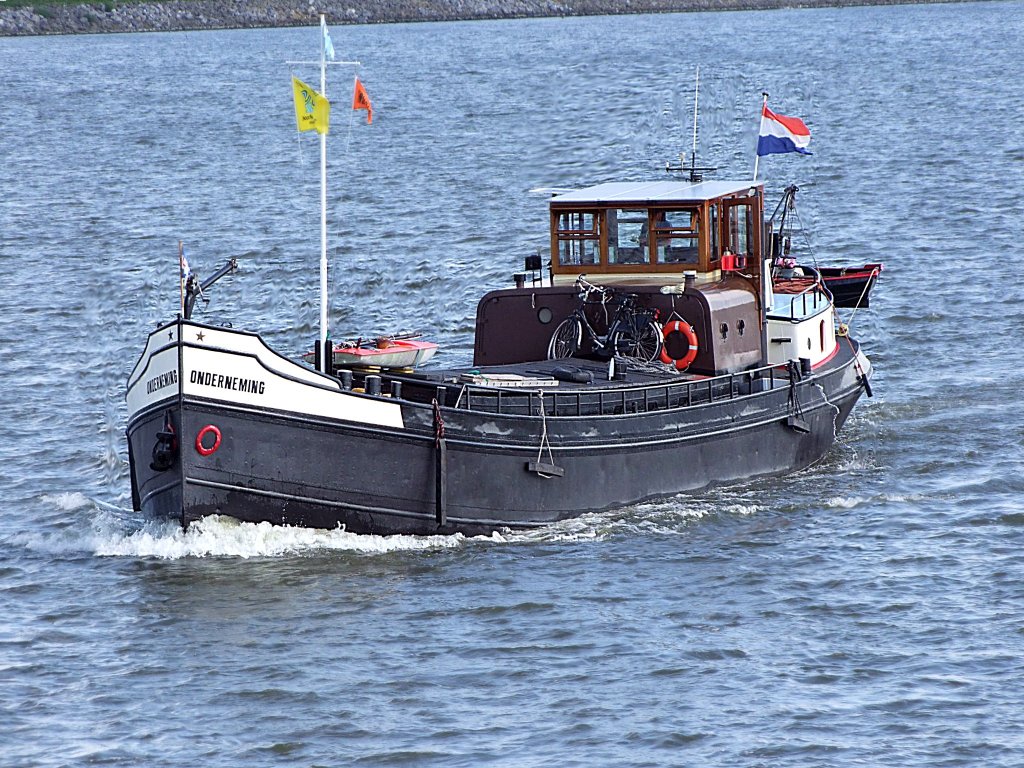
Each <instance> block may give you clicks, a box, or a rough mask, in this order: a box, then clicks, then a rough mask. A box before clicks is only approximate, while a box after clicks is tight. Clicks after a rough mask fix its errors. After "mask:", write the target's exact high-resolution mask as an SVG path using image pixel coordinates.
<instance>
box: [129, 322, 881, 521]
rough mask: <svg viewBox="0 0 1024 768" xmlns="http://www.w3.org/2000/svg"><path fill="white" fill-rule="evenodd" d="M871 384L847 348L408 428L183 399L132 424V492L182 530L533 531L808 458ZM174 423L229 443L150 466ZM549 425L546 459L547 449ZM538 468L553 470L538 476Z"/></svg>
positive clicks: (415, 406) (180, 430) (803, 463)
mask: <svg viewBox="0 0 1024 768" xmlns="http://www.w3.org/2000/svg"><path fill="white" fill-rule="evenodd" d="M660 389H664V387H661V388H660ZM652 391H654V389H653V388H652ZM862 391H863V384H862V378H861V376H860V372H859V371H858V370H857V361H856V355H855V351H854V349H853V346H852V345H851V344H846V343H845V342H844V343H843V345H842V346H841V348H840V352H839V353H838V354H837V355H836V356H835V358H833V360H831V361H829V362H828V363H825V364H823V365H821V366H820V367H819V368H818V369H815V371H814V373H813V374H811V375H809V376H807V377H806V378H804V379H803V380H801V381H799V383H796V384H793V385H792V386H790V385H788V384H787V385H778V384H776V385H775V388H774V389H766V390H765V391H755V392H749V393H747V394H744V395H740V396H736V397H730V398H728V399H722V400H719V401H712V402H707V403H705V404H702V405H691V406H689V407H668V408H663V409H655V410H650V411H647V412H640V413H622V414H619V415H601V416H590V417H588V416H580V417H572V416H555V415H552V414H547V415H545V416H544V417H543V418H542V417H540V416H539V415H514V414H513V415H509V414H498V413H492V412H487V411H480V410H466V409H464V408H462V409H460V408H452V407H444V408H441V409H440V411H438V412H435V411H434V409H433V408H432V407H431V405H430V404H428V403H423V404H420V403H415V402H408V401H401V413H402V417H403V426H402V428H400V429H399V428H392V427H387V426H380V425H369V424H353V423H350V422H345V421H339V420H332V419H326V418H322V417H318V416H315V415H297V414H295V413H289V412H286V411H280V410H277V411H275V410H270V409H266V408H257V407H249V406H244V405H239V404H229V403H224V402H218V401H216V400H213V399H208V398H199V397H194V396H189V395H187V394H186V395H184V396H182V397H181V398H180V400H179V399H168V400H166V401H164V402H161V403H157V404H154V405H153V406H151V407H149V408H148V409H147V410H146V411H144V412H141V413H139V414H137V415H136V417H135V418H134V419H133V420H132V422H131V423H130V424H129V429H128V437H129V446H130V451H131V457H132V466H133V492H134V495H136V497H137V500H138V502H137V503H138V506H139V507H140V508H141V509H142V510H143V511H144V512H146V513H149V514H152V515H158V516H169V517H172V518H175V519H178V520H180V521H181V522H182V523H183V524H185V525H187V524H188V523H190V522H193V521H195V520H198V519H200V518H202V517H204V516H207V515H213V514H224V515H230V516H232V517H235V518H237V519H239V520H243V521H251V522H261V521H269V522H271V523H275V524H285V525H296V526H307V527H316V528H337V527H339V526H341V527H344V528H345V529H346V530H348V531H352V532H356V533H371V534H438V533H440V534H451V533H456V532H459V533H463V534H466V535H480V534H488V533H491V532H492V531H495V530H498V529H503V528H511V529H516V528H532V527H537V526H542V525H546V524H550V523H552V522H556V521H559V520H563V519H567V518H571V517H576V516H579V515H581V514H585V513H588V512H597V511H603V510H607V509H611V508H616V507H621V506H624V505H627V504H631V503H635V502H639V501H643V500H647V499H652V498H657V497H664V496H669V495H672V494H676V493H679V492H682V491H691V490H696V489H700V488H704V487H708V486H711V485H716V484H724V483H730V482H736V481H740V480H747V479H750V478H755V477H763V476H773V475H782V474H785V473H788V472H792V471H794V470H798V469H801V468H804V467H807V466H809V465H811V464H813V463H814V462H815V461H817V460H819V459H820V458H821V457H822V456H823V455H824V454H825V453H826V451H827V450H828V449H829V448H830V447H831V445H832V444H833V442H834V440H835V435H836V433H837V431H838V429H839V428H840V427H841V426H842V424H843V422H844V421H845V420H846V418H847V416H848V415H849V413H850V411H851V409H852V408H853V406H854V403H855V402H856V401H857V399H858V397H859V396H860V394H861V392H862ZM794 396H795V397H796V399H797V400H798V401H799V403H800V404H801V408H800V413H799V418H794V414H795V410H794V406H793V399H792V398H793V397H794ZM352 397H356V396H352ZM435 413H440V415H441V420H442V421H443V425H444V450H443V451H442V450H440V449H439V447H438V440H437V437H438V432H439V430H438V421H437V419H436V415H435ZM167 422H170V423H171V424H172V426H173V431H174V433H175V434H176V435H184V436H196V435H198V434H200V433H201V432H202V430H203V429H204V427H206V426H207V425H215V426H216V428H217V429H218V430H219V433H220V434H221V435H222V436H223V437H222V441H221V444H220V445H219V446H218V448H217V450H216V451H215V452H214V453H212V454H210V455H208V456H203V455H201V453H200V452H199V451H198V450H197V447H196V445H195V444H194V441H192V440H190V439H188V438H186V440H184V441H182V443H183V444H181V445H176V446H175V451H174V460H173V464H172V466H170V467H168V468H166V469H159V468H157V467H154V466H153V465H152V463H151V459H152V453H153V448H154V445H155V444H156V443H157V441H158V437H157V433H158V432H160V431H161V430H165V428H166V423H167ZM545 432H546V434H547V437H548V440H549V442H550V446H551V453H550V455H549V454H548V452H547V449H546V448H544V450H541V448H542V439H541V436H542V434H544V433H545ZM207 442H209V440H207ZM441 456H443V457H444V461H443V467H439V458H440V457H441ZM538 461H540V462H541V463H542V464H544V465H549V464H550V465H554V466H555V467H557V469H551V468H550V467H547V468H545V467H542V470H543V474H540V473H538V472H536V471H533V470H535V469H536V462H538ZM552 475H555V476H552ZM439 479H440V482H439Z"/></svg>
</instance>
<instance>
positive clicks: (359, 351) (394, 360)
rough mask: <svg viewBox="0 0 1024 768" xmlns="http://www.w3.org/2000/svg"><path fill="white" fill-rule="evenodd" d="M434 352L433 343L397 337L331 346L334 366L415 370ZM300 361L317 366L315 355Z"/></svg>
mask: <svg viewBox="0 0 1024 768" xmlns="http://www.w3.org/2000/svg"><path fill="white" fill-rule="evenodd" d="M437 349H438V346H437V344H435V343H434V342H432V341H420V340H417V339H404V338H400V337H397V336H379V337H376V338H374V339H371V340H369V341H363V340H362V339H357V340H355V341H348V342H343V343H341V344H335V345H334V348H333V354H334V367H335V368H343V367H355V368H410V369H411V368H418V367H419V366H421V365H423V364H424V363H426V362H427V361H428V360H430V359H431V358H432V357H433V356H434V355H435V354H437ZM303 359H304V360H305V361H306V362H312V363H313V364H314V365H316V352H315V351H313V352H307V353H306V354H305V355H303ZM318 367H319V366H318Z"/></svg>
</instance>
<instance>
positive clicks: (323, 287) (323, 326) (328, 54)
mask: <svg viewBox="0 0 1024 768" xmlns="http://www.w3.org/2000/svg"><path fill="white" fill-rule="evenodd" d="M328 58H330V59H331V61H327V59H328ZM288 63H289V64H307V65H308V64H319V65H320V96H321V98H323V99H324V100H325V101H327V65H328V64H341V65H346V66H354V67H358V66H359V65H360V62H358V61H334V44H333V43H332V42H331V37H330V33H329V32H328V31H327V17H326V16H325V15H324V14H320V58H319V59H318V60H317V61H289V62H288ZM328 103H329V102H328ZM317 132H318V133H320V338H319V339H318V341H317V346H318V348H319V350H320V353H321V354H320V370H321V371H322V372H324V373H327V372H328V371H329V370H330V363H331V358H329V357H328V355H329V354H331V353H332V350H330V349H328V347H327V337H328V336H329V335H330V327H329V325H328V312H327V308H328V300H329V297H328V295H327V131H323V132H321V131H319V129H318V131H317Z"/></svg>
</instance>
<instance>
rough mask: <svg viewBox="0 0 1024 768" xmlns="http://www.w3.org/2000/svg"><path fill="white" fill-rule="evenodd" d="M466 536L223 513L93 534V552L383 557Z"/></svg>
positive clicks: (448, 544) (458, 542)
mask: <svg viewBox="0 0 1024 768" xmlns="http://www.w3.org/2000/svg"><path fill="white" fill-rule="evenodd" d="M464 542H465V538H464V537H463V536H461V535H459V534H455V535H454V536H367V535H358V534H355V533H349V532H347V531H343V530H341V529H336V530H322V529H315V528H296V527H291V526H281V525H271V524H270V523H243V522H239V521H238V520H235V519H234V518H231V517H226V516H223V515H211V516H210V517H205V518H203V519H202V520H200V521H198V522H195V523H192V524H191V525H190V526H189V527H188V529H187V530H182V528H181V526H180V525H179V524H178V523H176V522H174V521H170V520H168V521H160V522H149V523H146V524H145V525H143V527H142V528H141V529H140V530H136V531H124V530H123V529H121V530H118V529H117V528H116V527H115V528H113V529H111V530H108V531H106V532H105V533H103V532H100V531H97V536H96V538H95V540H94V547H93V549H94V552H95V554H96V555H98V556H100V557H156V558H160V559H164V560H174V559H180V558H187V557H239V558H244V559H248V558H251V557H282V556H287V555H301V554H315V553H318V552H330V551H343V552H357V553H361V554H373V555H377V554H386V553H389V552H398V551H422V550H432V549H451V548H455V547H460V546H462V545H463V543H464Z"/></svg>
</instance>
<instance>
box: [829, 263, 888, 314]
mask: <svg viewBox="0 0 1024 768" xmlns="http://www.w3.org/2000/svg"><path fill="white" fill-rule="evenodd" d="M818 271H819V272H820V273H821V277H822V279H823V280H824V283H825V287H826V288H827V289H828V290H829V293H831V294H832V300H833V302H834V303H835V305H836V306H837V307H842V308H848V309H852V308H855V307H869V306H871V289H872V288H874V286H875V282H876V281H877V280H878V275H879V273H880V272H881V271H882V265H881V264H865V265H864V266H863V267H821V268H819V269H818Z"/></svg>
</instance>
